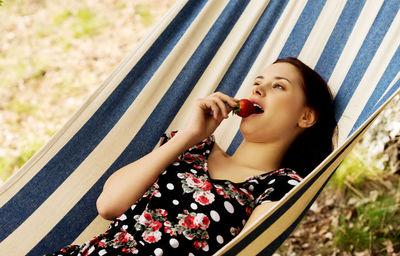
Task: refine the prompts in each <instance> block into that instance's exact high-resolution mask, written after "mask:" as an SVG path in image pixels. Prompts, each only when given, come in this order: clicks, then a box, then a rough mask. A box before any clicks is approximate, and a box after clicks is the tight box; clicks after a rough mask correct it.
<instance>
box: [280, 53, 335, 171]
mask: <svg viewBox="0 0 400 256" xmlns="http://www.w3.org/2000/svg"><path fill="white" fill-rule="evenodd" d="M274 63H289V64H292V65H293V66H295V67H296V68H297V69H298V70H299V71H300V73H301V75H302V78H303V82H304V83H303V90H304V93H305V96H306V104H307V105H308V106H309V107H311V108H312V109H314V110H315V111H316V113H317V116H318V119H317V121H316V123H315V124H314V125H313V126H311V127H310V128H307V129H306V130H305V131H304V132H303V133H302V134H301V135H300V136H299V137H298V138H297V139H296V140H295V141H294V142H293V144H292V145H291V147H290V148H289V150H288V151H287V152H286V155H285V157H284V159H283V161H282V164H281V167H287V168H292V169H293V170H295V171H296V172H297V173H298V174H299V175H300V176H302V177H303V178H304V177H305V176H307V175H308V174H309V173H310V172H311V171H312V170H313V169H314V168H315V167H317V166H318V165H319V164H320V163H321V162H322V161H323V160H324V159H325V158H326V157H327V156H328V155H329V154H330V153H331V152H332V150H333V144H332V136H333V133H334V131H335V128H336V120H335V117H334V108H333V97H332V94H331V91H330V89H329V87H328V84H327V83H326V82H325V80H324V79H323V78H322V77H321V76H320V75H319V74H318V73H317V72H316V71H314V70H313V69H311V68H310V67H308V66H307V65H306V64H304V63H303V62H301V61H300V60H299V59H297V58H294V57H287V58H284V59H278V60H276V61H275V62H274Z"/></svg>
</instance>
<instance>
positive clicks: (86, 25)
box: [72, 9, 106, 38]
mask: <svg viewBox="0 0 400 256" xmlns="http://www.w3.org/2000/svg"><path fill="white" fill-rule="evenodd" d="M75 18H76V19H75V22H74V23H73V24H72V29H73V31H74V37H75V38H80V37H83V36H91V35H94V34H97V33H99V31H100V29H101V28H102V27H104V26H105V25H106V22H104V21H103V20H101V19H99V18H98V17H97V16H96V14H95V13H94V12H92V11H90V10H89V9H80V10H78V12H77V14H76V16H75Z"/></svg>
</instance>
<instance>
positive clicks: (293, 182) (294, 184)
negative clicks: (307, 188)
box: [288, 180, 299, 186]
mask: <svg viewBox="0 0 400 256" xmlns="http://www.w3.org/2000/svg"><path fill="white" fill-rule="evenodd" d="M288 183H289V184H290V185H293V186H296V185H297V184H299V182H298V181H297V180H289V181H288Z"/></svg>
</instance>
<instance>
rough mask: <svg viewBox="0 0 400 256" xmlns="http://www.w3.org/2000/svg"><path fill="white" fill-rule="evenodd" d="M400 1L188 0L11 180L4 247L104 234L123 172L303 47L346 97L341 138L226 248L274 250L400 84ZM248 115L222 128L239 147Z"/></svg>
mask: <svg viewBox="0 0 400 256" xmlns="http://www.w3.org/2000/svg"><path fill="white" fill-rule="evenodd" d="M399 7H400V1H398V0H386V1H383V0H368V1H364V0H347V1H344V0H343V1H338V0H308V1H306V0H300V1H298V0H292V1H289V0H270V1H268V0H254V1H246V0H231V1H228V0H215V1H202V0H191V1H184V0H179V1H178V2H177V3H176V4H175V5H174V7H173V8H172V9H171V10H170V11H169V12H168V14H167V15H166V16H165V17H164V19H163V20H162V21H161V22H160V23H159V24H158V25H157V26H156V27H155V28H154V29H153V30H152V31H151V33H150V34H149V35H148V36H147V37H146V38H145V39H144V40H142V41H141V43H140V44H139V45H138V46H137V47H136V49H135V50H134V51H132V52H131V53H130V54H129V55H128V56H127V57H126V58H125V59H124V60H123V61H122V62H121V63H120V64H119V65H118V67H116V69H115V70H114V71H113V72H112V74H111V75H110V76H109V78H108V79H106V81H105V82H104V83H103V84H102V85H101V86H100V87H99V88H98V89H97V90H96V91H95V92H94V93H93V94H92V95H91V97H90V98H89V99H88V100H87V101H86V102H85V103H84V104H83V106H82V107H81V108H80V109H79V110H78V111H77V112H76V113H75V114H74V115H73V116H72V118H71V119H70V120H69V121H68V122H67V123H66V124H65V125H64V126H63V127H62V128H61V129H60V130H59V131H58V132H57V133H56V134H55V135H54V136H53V138H52V139H51V140H50V141H49V142H48V143H47V144H46V145H45V146H44V147H43V148H42V149H41V150H40V151H39V152H38V153H36V154H35V155H34V156H33V157H32V158H31V159H30V160H29V161H28V162H27V163H26V164H25V165H24V166H23V167H22V169H21V170H20V171H19V172H18V173H16V174H15V175H14V176H12V177H11V178H10V179H9V180H8V181H7V182H5V184H3V186H2V187H1V188H0V207H1V208H0V230H1V232H0V255H41V254H43V253H49V252H53V251H55V250H58V249H61V248H62V247H64V246H66V245H68V244H71V243H74V244H81V243H83V242H84V241H87V240H89V239H90V238H91V237H93V236H94V235H97V234H100V233H103V232H104V231H105V230H106V228H107V226H108V224H109V222H108V221H105V220H103V219H102V218H101V217H99V216H98V214H97V210H96V205H95V204H96V199H97V197H98V195H99V194H100V192H101V190H102V187H103V184H104V182H105V181H106V179H107V178H108V177H109V176H110V175H111V174H112V173H113V172H114V171H116V170H118V169H119V168H121V167H123V166H125V165H126V164H128V163H130V162H132V161H134V160H136V159H138V158H140V157H142V156H143V155H145V154H146V153H148V152H150V151H151V150H153V149H154V147H156V146H157V144H158V141H159V138H160V136H161V135H162V134H163V133H164V132H165V131H168V130H173V129H179V128H180V127H182V124H183V122H184V121H185V119H186V118H187V116H188V115H190V106H191V105H192V103H193V101H194V99H196V98H197V97H204V96H206V95H209V94H211V93H212V92H214V91H221V92H224V93H226V94H228V95H231V96H234V97H236V98H242V97H245V96H246V95H247V94H248V92H249V91H250V90H251V87H252V86H250V85H252V82H253V79H254V78H255V77H256V76H257V74H259V72H261V71H262V70H264V68H265V67H266V65H267V64H270V63H272V62H273V61H274V60H275V59H277V58H281V57H286V56H295V57H298V58H299V59H301V60H302V61H303V62H305V63H306V64H308V65H309V66H310V67H312V68H314V69H315V70H316V71H317V72H319V73H320V74H321V75H322V76H323V77H324V78H325V79H326V80H327V81H328V83H329V84H330V86H331V89H332V91H333V94H334V96H335V105H336V110H335V113H336V119H337V120H338V124H339V137H338V147H337V149H336V150H335V151H334V152H333V153H332V154H331V155H330V156H329V157H327V159H326V160H325V161H324V162H323V163H321V164H320V166H319V167H317V168H316V169H315V170H314V171H313V172H312V173H310V174H309V175H308V176H307V177H306V178H305V179H304V180H303V181H302V182H301V183H300V184H299V185H297V186H296V187H295V188H294V189H293V190H292V191H291V192H290V193H288V194H287V195H286V196H285V197H284V198H282V199H281V200H280V201H279V203H278V205H277V207H275V208H274V209H272V210H270V211H269V212H266V213H265V215H264V216H263V217H262V218H260V219H259V220H258V222H257V223H255V224H254V225H253V226H252V227H251V228H250V229H249V230H248V231H247V232H242V233H240V234H239V235H238V236H237V237H236V238H235V239H234V240H232V241H231V242H230V243H228V244H227V245H226V246H225V247H223V248H222V249H221V250H220V251H219V252H218V253H217V254H218V255H271V254H272V253H273V252H274V251H275V250H276V249H277V248H278V247H279V245H280V244H281V243H282V242H283V241H284V240H285V238H286V237H287V236H288V235H289V234H290V232H291V231H292V230H293V229H294V228H295V226H296V225H297V224H298V223H299V221H300V220H301V218H302V217H303V215H304V214H305V213H306V211H307V210H308V208H309V207H310V206H311V205H312V203H313V202H314V200H315V199H316V198H317V196H318V195H319V193H320V192H321V190H322V189H323V187H324V185H325V184H326V182H327V181H328V180H329V178H330V176H331V175H332V173H333V172H334V170H335V169H336V168H337V166H338V165H339V164H340V162H341V161H342V159H343V158H344V156H345V155H346V154H347V153H348V152H349V151H350V150H351V148H352V146H354V144H355V143H356V142H357V140H358V139H359V138H360V136H361V135H362V134H363V133H364V132H365V131H366V129H367V128H368V126H369V125H371V123H372V121H373V120H374V119H375V118H376V117H377V115H378V114H379V112H380V111H381V110H382V108H383V107H384V106H385V105H386V104H387V103H388V102H389V101H390V99H391V98H392V97H393V96H394V95H395V94H396V93H398V91H399V88H400V79H399V78H400V74H399V70H400V47H399V44H400V22H399V21H400V12H399ZM239 123H240V118H229V119H228V120H226V121H224V122H223V123H222V125H221V126H220V127H219V128H218V129H217V131H216V133H215V135H216V138H217V143H218V144H219V145H221V147H222V148H224V149H225V150H227V152H228V154H232V153H233V152H234V151H235V149H236V148H237V146H238V145H239V144H240V142H241V140H242V137H241V136H240V133H239V132H238V128H239Z"/></svg>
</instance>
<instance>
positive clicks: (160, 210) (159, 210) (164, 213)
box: [158, 209, 168, 217]
mask: <svg viewBox="0 0 400 256" xmlns="http://www.w3.org/2000/svg"><path fill="white" fill-rule="evenodd" d="M158 213H159V214H161V216H163V217H165V216H167V215H168V212H167V211H166V210H164V209H158Z"/></svg>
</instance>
